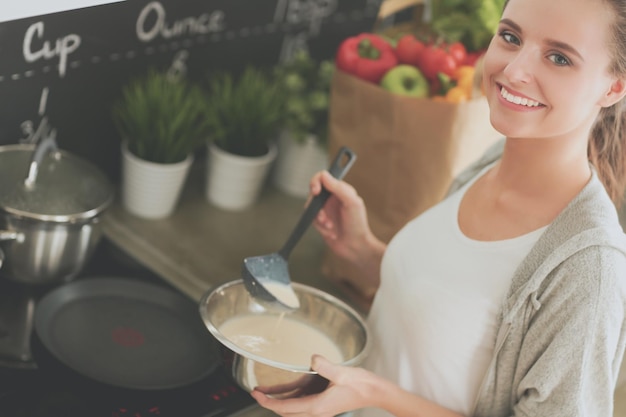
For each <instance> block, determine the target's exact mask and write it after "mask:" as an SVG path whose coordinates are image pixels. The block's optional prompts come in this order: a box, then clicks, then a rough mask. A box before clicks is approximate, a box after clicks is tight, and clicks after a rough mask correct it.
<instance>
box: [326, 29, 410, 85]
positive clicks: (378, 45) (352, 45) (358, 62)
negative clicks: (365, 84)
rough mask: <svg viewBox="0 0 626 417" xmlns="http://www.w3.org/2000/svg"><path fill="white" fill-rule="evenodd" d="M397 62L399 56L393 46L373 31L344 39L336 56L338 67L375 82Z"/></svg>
mask: <svg viewBox="0 0 626 417" xmlns="http://www.w3.org/2000/svg"><path fill="white" fill-rule="evenodd" d="M397 64H398V58H397V57H396V54H395V52H394V50H393V47H392V46H391V45H390V44H389V42H387V41H386V40H385V39H383V38H382V37H380V36H378V35H376V34H373V33H361V34H360V35H356V36H352V37H350V38H347V39H344V40H343V41H342V42H341V44H340V45H339V48H338V50H337V55H336V57H335V65H336V66H337V68H339V69H340V70H342V71H344V72H347V73H349V74H352V75H354V76H356V77H359V78H361V79H363V80H366V81H369V82H372V83H375V84H378V83H379V82H380V79H381V78H382V77H383V75H385V73H386V72H387V71H388V70H390V69H391V68H393V67H395V66H396V65H397Z"/></svg>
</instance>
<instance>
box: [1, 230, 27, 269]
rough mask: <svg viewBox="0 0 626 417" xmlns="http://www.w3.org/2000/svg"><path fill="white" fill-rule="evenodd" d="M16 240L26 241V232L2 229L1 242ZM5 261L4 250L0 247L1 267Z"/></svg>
mask: <svg viewBox="0 0 626 417" xmlns="http://www.w3.org/2000/svg"><path fill="white" fill-rule="evenodd" d="M9 240H15V241H17V242H23V241H24V233H19V232H12V231H9V230H0V242H4V241H9ZM3 263H4V251H3V250H2V248H0V268H2V264H3Z"/></svg>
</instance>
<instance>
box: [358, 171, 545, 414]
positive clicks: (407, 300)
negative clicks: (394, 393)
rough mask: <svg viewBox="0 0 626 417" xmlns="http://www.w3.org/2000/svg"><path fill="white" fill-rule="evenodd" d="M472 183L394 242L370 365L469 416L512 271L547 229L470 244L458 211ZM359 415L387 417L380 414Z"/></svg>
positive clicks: (378, 301)
mask: <svg viewBox="0 0 626 417" xmlns="http://www.w3.org/2000/svg"><path fill="white" fill-rule="evenodd" d="M487 169H489V167H487V168H485V171H486V170H487ZM485 171H483V173H484V172H485ZM481 175H482V174H481ZM479 176H480V175H479ZM479 176H477V177H479ZM470 185H471V183H469V184H466V185H465V186H464V187H463V188H461V189H460V190H458V191H457V192H456V193H455V194H453V195H451V196H450V197H449V198H447V199H446V200H445V201H443V202H442V203H441V204H438V205H437V206H435V207H433V208H431V209H430V210H427V211H426V212H424V213H423V214H422V215H420V216H419V217H417V218H416V219H414V220H412V221H411V222H409V223H408V224H407V225H406V226H405V227H404V228H403V229H402V230H400V231H399V232H398V234H397V235H396V236H395V237H394V238H393V239H392V241H391V242H390V244H389V246H388V248H387V251H386V253H385V256H384V257H383V262H382V267H381V285H380V288H379V290H378V292H377V293H376V296H375V298H374V302H373V305H372V309H371V312H370V314H369V318H368V321H369V324H370V326H371V330H372V342H373V346H372V348H373V349H372V351H371V353H370V355H369V356H368V358H367V359H366V363H365V367H366V368H368V369H370V370H372V371H374V372H375V373H377V374H379V375H382V376H384V377H386V378H387V379H390V380H392V381H394V382H396V383H398V384H399V385H400V386H402V387H403V388H404V389H406V390H408V391H411V392H414V393H416V394H419V395H420V396H422V397H424V398H426V399H429V400H432V401H434V402H436V403H438V404H440V405H442V406H444V407H447V408H450V409H452V410H454V411H456V412H459V413H461V414H464V415H468V414H469V413H470V412H471V410H472V408H473V405H474V401H475V398H476V395H477V394H478V389H479V386H480V383H481V381H482V378H483V376H484V374H485V371H486V370H487V367H488V365H489V362H490V360H491V357H492V354H493V349H494V345H495V337H496V316H497V314H498V311H499V309H500V305H501V303H502V302H503V301H504V299H505V297H506V293H507V290H508V288H509V286H510V283H511V279H512V277H513V273H514V272H515V269H516V268H517V267H518V265H519V264H520V263H521V261H522V259H523V258H524V257H525V256H526V255H527V254H528V252H529V251H530V249H531V247H532V246H533V245H534V243H535V242H536V241H537V240H538V239H539V236H540V234H541V233H542V232H543V231H544V230H545V228H541V229H539V230H536V231H533V232H531V233H528V234H526V235H523V236H519V237H516V238H513V239H506V240H501V241H489V242H487V241H476V240H472V239H469V238H468V237H466V236H465V235H464V234H463V233H462V232H461V230H460V228H459V225H458V210H459V203H460V201H461V199H462V197H463V195H464V194H465V191H466V190H467V188H468V187H469V186H470ZM358 414H359V415H360V416H368V417H370V416H382V415H386V413H384V412H382V410H377V409H368V410H361V411H359V412H358Z"/></svg>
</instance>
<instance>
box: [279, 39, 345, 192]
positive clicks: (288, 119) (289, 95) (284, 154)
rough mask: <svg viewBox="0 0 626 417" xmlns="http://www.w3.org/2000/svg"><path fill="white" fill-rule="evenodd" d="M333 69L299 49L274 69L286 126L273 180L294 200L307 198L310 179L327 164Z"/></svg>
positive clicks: (280, 143) (330, 64) (325, 61)
mask: <svg viewBox="0 0 626 417" xmlns="http://www.w3.org/2000/svg"><path fill="white" fill-rule="evenodd" d="M334 69H335V66H334V63H333V62H332V61H330V60H322V61H318V60H315V59H314V58H312V57H311V56H310V55H309V53H308V52H306V51H305V50H299V51H298V52H296V54H295V55H294V56H293V57H292V58H291V59H290V60H289V61H286V62H284V63H282V64H279V65H278V66H276V68H275V70H274V76H275V77H276V79H277V80H278V82H279V84H280V85H281V88H282V89H283V94H284V95H285V124H284V129H283V131H282V132H281V135H280V140H279V151H278V157H277V161H276V167H275V168H276V169H275V170H274V176H273V179H274V184H275V185H276V186H277V187H278V188H279V189H281V190H282V191H284V192H286V193H288V194H291V195H294V196H297V197H306V196H307V195H308V192H309V180H310V179H311V176H312V175H313V174H314V173H315V172H317V171H319V170H322V169H325V168H326V167H327V165H328V163H327V159H328V158H327V150H326V147H327V143H328V106H329V103H330V83H331V79H332V76H333V72H334Z"/></svg>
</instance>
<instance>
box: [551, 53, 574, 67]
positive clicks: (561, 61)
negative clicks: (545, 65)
mask: <svg viewBox="0 0 626 417" xmlns="http://www.w3.org/2000/svg"><path fill="white" fill-rule="evenodd" d="M548 59H549V60H550V61H552V62H554V63H555V64H556V65H558V66H561V67H565V66H568V65H571V62H570V61H569V59H567V58H566V57H565V56H563V55H561V54H552V55H550V56H549V57H548Z"/></svg>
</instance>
